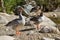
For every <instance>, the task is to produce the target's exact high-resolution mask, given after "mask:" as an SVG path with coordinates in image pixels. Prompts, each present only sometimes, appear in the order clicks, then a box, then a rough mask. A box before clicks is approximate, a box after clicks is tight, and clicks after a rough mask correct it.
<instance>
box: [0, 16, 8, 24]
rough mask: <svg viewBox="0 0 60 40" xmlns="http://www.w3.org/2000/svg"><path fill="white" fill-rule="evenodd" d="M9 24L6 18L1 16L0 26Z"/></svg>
mask: <svg viewBox="0 0 60 40" xmlns="http://www.w3.org/2000/svg"><path fill="white" fill-rule="evenodd" d="M7 22H8V20H7V19H6V18H5V17H3V16H1V15H0V24H6V23H7Z"/></svg>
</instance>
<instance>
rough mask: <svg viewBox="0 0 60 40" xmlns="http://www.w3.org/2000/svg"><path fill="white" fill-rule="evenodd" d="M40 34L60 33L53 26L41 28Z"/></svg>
mask: <svg viewBox="0 0 60 40" xmlns="http://www.w3.org/2000/svg"><path fill="white" fill-rule="evenodd" d="M40 32H43V33H60V32H59V29H58V28H56V27H53V26H41V29H40Z"/></svg>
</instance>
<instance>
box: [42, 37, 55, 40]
mask: <svg viewBox="0 0 60 40" xmlns="http://www.w3.org/2000/svg"><path fill="white" fill-rule="evenodd" d="M41 40H55V39H52V38H46V37H43V38H42V39H41Z"/></svg>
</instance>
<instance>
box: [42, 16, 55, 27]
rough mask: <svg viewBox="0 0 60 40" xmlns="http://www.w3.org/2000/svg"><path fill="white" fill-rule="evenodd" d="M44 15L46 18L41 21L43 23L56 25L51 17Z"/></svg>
mask: <svg viewBox="0 0 60 40" xmlns="http://www.w3.org/2000/svg"><path fill="white" fill-rule="evenodd" d="M43 17H44V20H43V22H42V23H41V25H48V26H54V27H55V26H56V23H54V22H53V21H52V20H51V19H49V18H48V17H46V16H43Z"/></svg>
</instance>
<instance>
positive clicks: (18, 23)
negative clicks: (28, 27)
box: [5, 6, 25, 35]
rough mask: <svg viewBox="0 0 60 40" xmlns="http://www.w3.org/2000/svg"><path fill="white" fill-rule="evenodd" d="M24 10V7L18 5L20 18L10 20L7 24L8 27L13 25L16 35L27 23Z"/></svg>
mask: <svg viewBox="0 0 60 40" xmlns="http://www.w3.org/2000/svg"><path fill="white" fill-rule="evenodd" d="M22 11H23V9H22V8H21V7H20V6H18V16H19V18H17V19H14V20H12V21H10V22H8V24H6V25H5V26H7V27H10V26H12V28H13V29H15V30H16V35H19V34H20V33H21V32H19V30H20V28H21V27H23V26H24V25H25V18H24V16H23V15H22Z"/></svg>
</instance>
